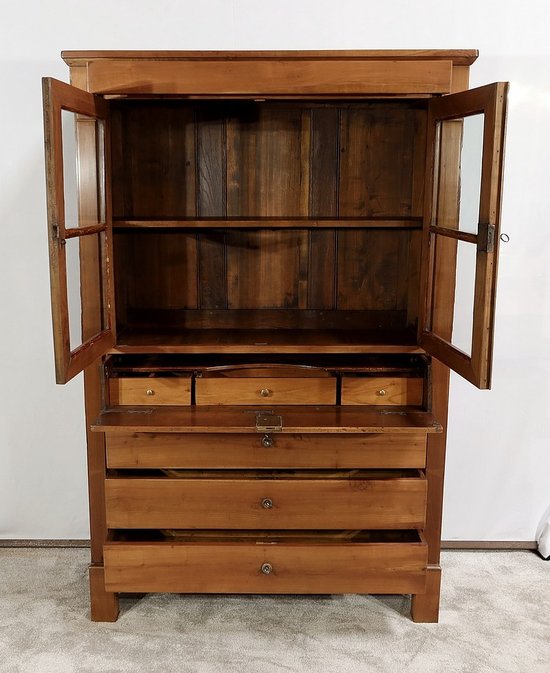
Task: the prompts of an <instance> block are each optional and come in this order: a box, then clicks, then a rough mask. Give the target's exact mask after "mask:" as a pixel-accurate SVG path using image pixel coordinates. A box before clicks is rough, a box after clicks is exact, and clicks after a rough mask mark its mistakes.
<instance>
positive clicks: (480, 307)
mask: <svg viewBox="0 0 550 673" xmlns="http://www.w3.org/2000/svg"><path fill="white" fill-rule="evenodd" d="M476 57H477V52H475V51H472V50H455V51H444V50H420V51H412V50H411V51H333V52H328V51H326V52H322V51H309V52H306V51H303V52H299V51H296V52H290V51H289V52H185V51H183V52H162V51H156V52H147V51H144V52H123V51H120V52H105V51H103V52H100V51H98V52H93V51H91V52H64V53H63V58H64V60H65V61H66V62H67V64H68V65H69V66H70V72H71V84H70V85H69V84H65V83H62V82H59V81H56V80H53V79H49V78H46V79H44V82H43V89H44V118H45V140H46V177H47V186H48V230H49V245H50V260H51V293H52V311H53V328H54V346H55V364H56V376H57V381H58V382H59V383H65V382H66V381H68V380H70V379H71V378H73V377H74V376H75V375H77V374H78V373H79V372H81V371H83V372H84V383H85V404H86V424H87V429H86V431H87V438H88V468H89V469H88V473H89V493H90V523H91V566H90V592H91V616H92V619H94V620H99V621H112V620H115V619H116V618H117V615H118V595H119V593H121V592H149V591H174V592H193V593H195V592H222V593H223V592H228V593H259V594H261V593H273V594H277V593H290V594H300V593H315V594H317V593H327V594H330V593H342V592H363V593H368V592H375V593H407V594H411V596H412V617H413V619H415V620H416V621H437V617H438V606H439V586H440V573H441V570H440V566H439V551H440V532H441V503H442V493H443V474H444V462H445V428H446V421H447V404H448V385H449V369H453V370H455V371H456V372H458V373H459V374H460V375H461V376H463V377H464V378H466V379H467V380H468V381H470V382H472V383H473V384H474V385H476V386H478V387H479V388H488V387H490V380H491V356H492V337H493V327H494V307H495V289H496V273H497V258H498V242H499V211H500V193H501V180H502V169H503V151H504V127H505V111H506V94H507V84H505V83H496V84H490V85H487V86H484V87H481V88H477V89H469V88H468V72H469V67H470V65H471V64H472V63H473V61H474V60H475V59H476Z"/></svg>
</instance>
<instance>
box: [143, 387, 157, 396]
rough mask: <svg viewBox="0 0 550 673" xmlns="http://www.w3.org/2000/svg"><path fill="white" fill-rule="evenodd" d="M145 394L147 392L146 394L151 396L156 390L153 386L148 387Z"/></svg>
mask: <svg viewBox="0 0 550 673" xmlns="http://www.w3.org/2000/svg"><path fill="white" fill-rule="evenodd" d="M145 394H146V395H149V396H150V395H154V394H155V391H154V390H153V389H152V388H148V389H147V390H146V391H145Z"/></svg>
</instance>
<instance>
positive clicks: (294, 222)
mask: <svg viewBox="0 0 550 673" xmlns="http://www.w3.org/2000/svg"><path fill="white" fill-rule="evenodd" d="M421 224H422V218H421V217H362V218H353V217H341V218H331V217H325V216H323V215H320V216H318V217H290V218H289V217H284V218H282V217H247V218H239V217H231V218H221V217H218V218H207V217H204V218H203V217H201V218H200V219H195V218H180V219H166V218H165V219H153V218H139V219H128V218H118V219H117V220H115V222H114V223H113V226H114V228H115V229H221V230H224V229H366V228H373V229H399V228H402V229H420V228H421ZM327 233H328V234H332V235H334V233H335V232H327Z"/></svg>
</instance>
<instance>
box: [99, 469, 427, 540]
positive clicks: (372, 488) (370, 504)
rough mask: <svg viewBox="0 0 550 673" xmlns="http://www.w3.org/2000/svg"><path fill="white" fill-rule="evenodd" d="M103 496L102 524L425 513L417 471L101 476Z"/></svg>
mask: <svg viewBox="0 0 550 673" xmlns="http://www.w3.org/2000/svg"><path fill="white" fill-rule="evenodd" d="M182 474H185V472H183V473H182ZM243 474H245V473H243ZM105 497H106V505H107V525H108V527H109V528H137V529H142V528H153V529H155V528H224V529H270V530H274V529H275V530H283V529H295V530H296V529H329V530H338V529H349V528H351V529H374V528H382V529H385V528H398V529H402V528H421V527H422V526H423V525H424V521H425V516H426V481H425V479H423V478H421V477H416V478H414V477H411V478H393V479H392V478H385V479H376V478H375V477H373V478H370V479H360V478H357V479H355V478H352V479H337V478H334V479H285V478H284V477H280V478H278V479H262V478H255V479H247V478H245V477H243V478H241V479H238V478H237V479H230V478H228V479H223V478H219V479H208V478H205V479H193V478H191V479H186V478H179V479H177V478H176V479H172V478H168V477H165V478H157V479H155V478H145V477H143V478H107V480H106V481H105ZM266 499H267V500H269V501H270V502H271V503H272V505H271V506H270V508H266V507H265V506H264V505H263V504H262V503H263V502H265V501H266ZM327 503H330V507H326V504H327Z"/></svg>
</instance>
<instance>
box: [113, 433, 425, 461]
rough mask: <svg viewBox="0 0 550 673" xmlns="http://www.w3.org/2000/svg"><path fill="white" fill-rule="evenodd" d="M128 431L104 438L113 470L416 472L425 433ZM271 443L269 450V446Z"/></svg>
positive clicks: (421, 457)
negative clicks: (251, 433) (203, 469)
mask: <svg viewBox="0 0 550 673" xmlns="http://www.w3.org/2000/svg"><path fill="white" fill-rule="evenodd" d="M265 440H266V436H264V435H246V434H233V435H227V434H206V435H202V434H196V435H193V434H190V435H182V434H169V433H158V434H154V433H128V434H111V433H107V434H106V436H105V442H106V447H107V448H106V451H107V466H108V467H110V468H140V469H146V468H224V467H225V468H250V469H252V468H266V469H274V468H279V469H282V468H310V467H317V468H333V469H336V468H346V467H352V468H378V467H379V468H398V467H405V468H413V467H418V468H421V467H424V466H425V464H426V435H425V434H423V433H411V434H407V435H392V434H355V435H340V436H338V437H334V436H331V435H288V434H286V433H285V434H271V435H267V441H265ZM266 444H267V446H266Z"/></svg>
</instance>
